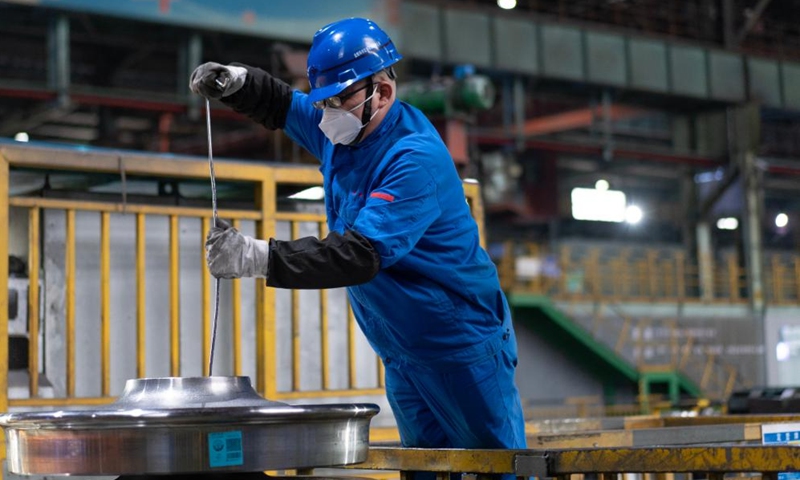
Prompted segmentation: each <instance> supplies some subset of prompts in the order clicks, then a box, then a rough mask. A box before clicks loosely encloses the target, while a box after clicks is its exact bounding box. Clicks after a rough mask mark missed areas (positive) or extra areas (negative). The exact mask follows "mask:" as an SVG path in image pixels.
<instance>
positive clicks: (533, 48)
mask: <svg viewBox="0 0 800 480" xmlns="http://www.w3.org/2000/svg"><path fill="white" fill-rule="evenodd" d="M494 38H495V41H494V45H495V49H494V66H495V67H497V68H502V69H504V70H509V71H512V72H519V73H528V74H537V73H539V32H538V26H537V25H536V24H535V23H533V22H529V21H525V20H514V19H507V18H495V19H494Z"/></svg>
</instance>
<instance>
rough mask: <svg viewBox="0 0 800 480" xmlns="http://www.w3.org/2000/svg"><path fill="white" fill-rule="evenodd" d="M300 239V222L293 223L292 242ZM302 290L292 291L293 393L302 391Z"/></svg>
mask: <svg viewBox="0 0 800 480" xmlns="http://www.w3.org/2000/svg"><path fill="white" fill-rule="evenodd" d="M298 238H300V222H292V240H297V239H298ZM300 349H301V345H300V290H297V289H295V290H292V391H293V392H297V391H300V351H301V350H300Z"/></svg>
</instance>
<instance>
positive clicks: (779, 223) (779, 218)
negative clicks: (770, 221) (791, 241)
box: [775, 213, 789, 228]
mask: <svg viewBox="0 0 800 480" xmlns="http://www.w3.org/2000/svg"><path fill="white" fill-rule="evenodd" d="M786 225H789V215H786V214H785V213H779V214H777V215H776V216H775V226H776V227H778V228H783V227H785V226H786Z"/></svg>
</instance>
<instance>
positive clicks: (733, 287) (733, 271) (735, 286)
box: [728, 253, 739, 301]
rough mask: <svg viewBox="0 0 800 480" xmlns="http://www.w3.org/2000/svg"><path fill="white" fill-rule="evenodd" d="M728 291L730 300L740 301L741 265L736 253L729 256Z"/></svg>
mask: <svg viewBox="0 0 800 480" xmlns="http://www.w3.org/2000/svg"><path fill="white" fill-rule="evenodd" d="M728 289H730V299H731V300H733V301H736V300H739V265H738V262H737V258H736V254H735V253H731V254H729V255H728Z"/></svg>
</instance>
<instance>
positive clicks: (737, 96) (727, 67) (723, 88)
mask: <svg viewBox="0 0 800 480" xmlns="http://www.w3.org/2000/svg"><path fill="white" fill-rule="evenodd" d="M709 73H710V75H711V97H712V98H714V99H717V100H725V101H731V102H741V101H743V100H744V99H745V96H746V92H745V87H744V62H743V61H742V57H741V56H739V55H736V54H734V53H728V52H714V51H712V52H711V53H710V55H709Z"/></svg>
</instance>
